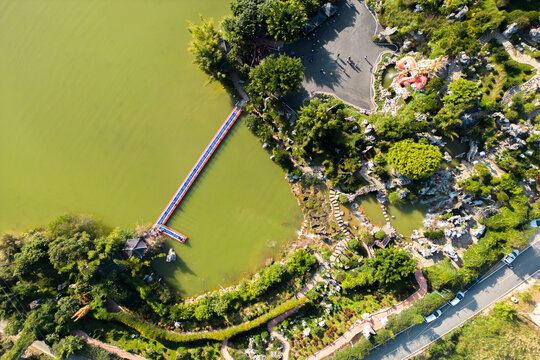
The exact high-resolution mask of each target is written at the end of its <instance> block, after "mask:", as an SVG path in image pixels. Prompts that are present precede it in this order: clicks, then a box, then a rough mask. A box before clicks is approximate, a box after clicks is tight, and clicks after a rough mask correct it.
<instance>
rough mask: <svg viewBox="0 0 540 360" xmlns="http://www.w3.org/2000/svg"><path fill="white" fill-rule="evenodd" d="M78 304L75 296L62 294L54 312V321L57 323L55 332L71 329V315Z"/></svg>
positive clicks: (77, 307)
mask: <svg viewBox="0 0 540 360" xmlns="http://www.w3.org/2000/svg"><path fill="white" fill-rule="evenodd" d="M80 306H81V303H80V301H79V299H77V298H76V297H75V296H63V297H61V298H60V300H58V309H57V310H56V313H55V314H54V321H55V322H56V324H57V327H56V332H57V333H62V332H65V333H68V332H69V330H71V326H73V320H71V317H72V316H73V314H75V312H76V311H77V310H79V307H80Z"/></svg>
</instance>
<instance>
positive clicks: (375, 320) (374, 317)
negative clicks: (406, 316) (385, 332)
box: [306, 270, 427, 360]
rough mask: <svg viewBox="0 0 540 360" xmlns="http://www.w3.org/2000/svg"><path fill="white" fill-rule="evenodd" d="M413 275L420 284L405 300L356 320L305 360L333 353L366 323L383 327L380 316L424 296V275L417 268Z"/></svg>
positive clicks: (396, 310)
mask: <svg viewBox="0 0 540 360" xmlns="http://www.w3.org/2000/svg"><path fill="white" fill-rule="evenodd" d="M414 276H415V278H416V281H417V282H418V284H419V285H420V289H418V291H416V292H415V293H414V294H412V295H411V296H409V298H407V299H406V300H404V301H402V302H401V303H399V304H396V305H394V306H392V307H389V308H387V309H383V310H380V311H377V312H375V313H373V314H371V316H370V318H369V320H366V321H361V322H357V323H356V324H354V325H353V326H352V327H351V328H350V329H349V330H347V331H346V332H345V334H343V335H342V336H340V337H339V338H338V339H337V340H336V341H334V342H333V343H332V344H330V345H328V346H327V347H325V348H324V349H322V350H319V351H318V352H316V353H315V354H313V355H311V356H310V357H308V358H307V359H306V360H322V359H324V358H326V357H328V356H330V355H332V354H333V353H335V352H336V351H337V350H339V349H340V348H342V347H343V346H345V345H347V344H349V343H351V341H352V340H353V339H354V338H355V337H356V336H357V335H358V334H361V333H362V332H363V330H364V328H365V327H366V326H367V325H370V326H371V327H372V328H373V329H374V330H379V329H381V328H382V327H383V324H382V322H381V319H382V318H385V317H388V316H390V315H392V314H397V313H399V312H401V311H402V310H404V309H406V308H408V307H409V306H411V305H412V303H414V302H415V301H417V300H419V299H421V298H423V297H424V295H426V294H427V282H426V279H425V278H424V276H423V275H422V271H421V270H417V271H416V272H415V273H414Z"/></svg>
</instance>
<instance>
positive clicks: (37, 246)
mask: <svg viewBox="0 0 540 360" xmlns="http://www.w3.org/2000/svg"><path fill="white" fill-rule="evenodd" d="M27 241H29V242H27V243H26V244H25V245H24V246H23V247H22V248H21V252H19V253H17V254H15V255H14V261H15V271H14V274H15V276H25V275H30V274H39V273H42V272H47V273H48V272H49V271H50V268H51V264H50V263H49V258H48V255H47V249H48V247H49V239H47V238H46V237H45V236H44V235H43V234H41V233H37V234H35V235H34V236H32V237H30V238H29V239H27Z"/></svg>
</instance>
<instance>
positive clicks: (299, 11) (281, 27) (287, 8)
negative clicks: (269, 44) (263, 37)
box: [266, 0, 307, 42]
mask: <svg viewBox="0 0 540 360" xmlns="http://www.w3.org/2000/svg"><path fill="white" fill-rule="evenodd" d="M306 21H307V15H306V10H305V8H304V7H303V6H302V5H301V4H300V3H298V2H297V1H294V0H293V1H283V0H274V2H273V3H272V5H271V6H270V9H269V14H268V18H267V20H266V23H267V24H268V33H269V34H270V35H272V36H273V37H274V39H276V40H283V41H285V42H293V41H295V40H298V38H299V37H300V32H301V31H302V30H303V28H304V24H305V22H306Z"/></svg>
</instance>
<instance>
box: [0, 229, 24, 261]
mask: <svg viewBox="0 0 540 360" xmlns="http://www.w3.org/2000/svg"><path fill="white" fill-rule="evenodd" d="M21 245H22V244H21V240H20V239H19V238H18V237H16V236H13V235H11V234H4V235H2V237H0V261H1V262H2V263H8V262H11V260H12V259H13V255H15V253H17V252H18V251H19V249H20V248H21Z"/></svg>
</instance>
